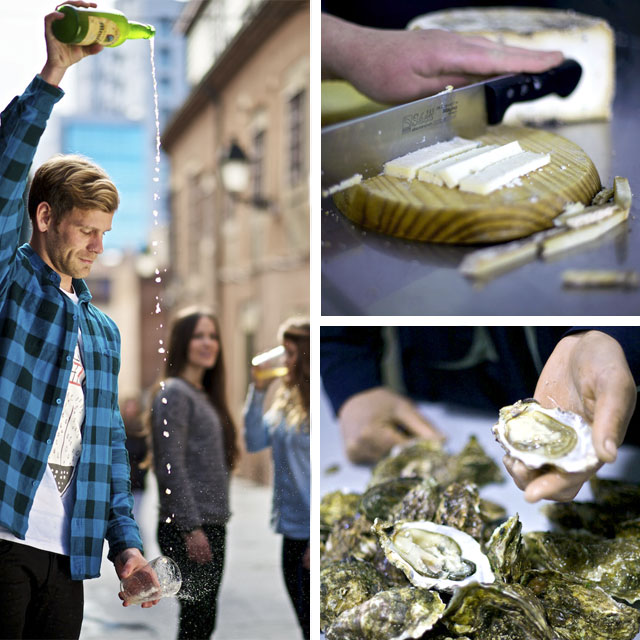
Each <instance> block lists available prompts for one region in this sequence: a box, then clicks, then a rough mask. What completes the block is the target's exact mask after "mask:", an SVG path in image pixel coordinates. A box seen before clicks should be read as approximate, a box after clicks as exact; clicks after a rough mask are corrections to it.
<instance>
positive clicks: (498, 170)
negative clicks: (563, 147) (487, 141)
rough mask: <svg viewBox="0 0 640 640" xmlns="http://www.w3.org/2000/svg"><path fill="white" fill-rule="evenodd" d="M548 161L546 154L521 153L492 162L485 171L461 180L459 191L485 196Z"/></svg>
mask: <svg viewBox="0 0 640 640" xmlns="http://www.w3.org/2000/svg"><path fill="white" fill-rule="evenodd" d="M550 160H551V158H550V157H549V154H548V153H533V152H532V151H523V152H522V153H519V154H517V155H515V156H511V157H510V158H505V159H504V160H500V161H499V162H494V163H493V164H491V165H489V166H488V167H487V168H486V169H483V170H482V171H478V172H477V173H473V174H471V175H470V176H467V177H466V178H463V179H462V180H461V181H460V190H461V191H469V192H471V193H479V194H482V195H485V194H487V193H491V192H492V191H495V190H496V189H499V188H500V187H504V186H505V185H506V184H509V182H511V181H512V180H515V179H516V178H519V177H520V176H524V175H526V174H527V173H530V172H531V171H535V170H536V169H539V168H540V167H543V166H544V165H546V164H548V163H549V162H550Z"/></svg>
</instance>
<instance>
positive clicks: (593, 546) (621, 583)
mask: <svg viewBox="0 0 640 640" xmlns="http://www.w3.org/2000/svg"><path fill="white" fill-rule="evenodd" d="M522 538H523V542H524V546H525V557H526V558H527V560H528V561H529V562H530V563H531V567H532V568H533V569H551V570H553V571H558V572H559V573H561V574H563V575H567V576H570V577H573V578H575V579H577V580H580V581H582V582H591V583H593V584H595V585H597V586H599V587H601V588H602V589H604V591H606V592H607V593H608V594H609V595H610V596H613V597H614V598H618V599H620V600H625V601H626V602H629V603H630V604H633V603H634V602H637V601H638V600H640V542H639V541H637V540H634V539H632V538H600V537H598V536H594V535H591V534H588V533H573V532H567V533H556V532H550V533H547V532H544V531H535V532H528V533H525V534H524V535H523V537H522Z"/></svg>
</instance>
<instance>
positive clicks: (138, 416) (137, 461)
mask: <svg viewBox="0 0 640 640" xmlns="http://www.w3.org/2000/svg"><path fill="white" fill-rule="evenodd" d="M120 413H121V414H122V421H123V422H124V430H125V433H126V434H127V439H126V441H125V446H126V448H127V453H128V454H129V466H130V467H131V476H130V477H131V493H132V494H133V517H134V518H135V520H136V522H139V521H140V517H139V516H140V505H141V504H142V499H143V496H144V490H145V480H146V477H147V473H148V472H149V467H150V466H151V447H150V432H149V427H148V425H147V424H146V423H145V421H144V420H143V419H142V407H141V405H140V400H139V399H138V398H137V397H136V396H129V397H127V398H125V399H124V401H123V402H122V403H121V404H120Z"/></svg>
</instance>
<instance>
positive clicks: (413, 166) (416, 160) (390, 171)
mask: <svg viewBox="0 0 640 640" xmlns="http://www.w3.org/2000/svg"><path fill="white" fill-rule="evenodd" d="M479 146H480V143H479V142H478V141H477V140H466V139H465V138H459V137H455V138H452V139H451V140H446V141H445V142H438V143H436V144H432V145H431V146H429V147H424V148H422V149H418V150H417V151H412V152H411V153H407V154H406V155H404V156H400V157H399V158H394V159H393V160H389V162H386V163H385V165H384V173H385V174H386V175H388V176H393V177H395V178H404V179H405V180H413V178H415V177H416V174H417V172H418V170H419V169H420V168H421V167H424V166H425V165H427V164H431V163H434V162H439V161H440V160H444V159H445V158H449V157H450V156H453V155H455V154H457V153H462V152H464V151H468V150H469V149H473V148H475V147H479Z"/></svg>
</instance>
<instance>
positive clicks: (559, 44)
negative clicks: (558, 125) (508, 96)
mask: <svg viewBox="0 0 640 640" xmlns="http://www.w3.org/2000/svg"><path fill="white" fill-rule="evenodd" d="M408 28H410V29H447V30H449V31H456V32H458V33H464V34H468V35H474V36H484V37H486V38H489V39H490V40H493V41H496V42H500V43H502V44H507V45H511V46H515V47H524V48H527V49H537V50H547V51H551V50H559V51H562V53H563V54H564V56H565V58H571V59H573V60H576V61H577V62H579V63H580V66H581V67H582V77H581V79H580V82H579V83H578V86H577V87H576V89H575V90H574V91H573V93H572V94H571V95H570V96H568V97H566V98H561V97H559V96H557V95H549V96H545V97H544V98H540V99H538V100H535V101H533V102H522V103H519V104H514V105H511V106H510V107H509V109H508V110H507V112H506V114H505V117H504V119H503V121H504V122H505V123H507V124H514V123H521V122H545V121H548V120H558V121H561V122H575V121H580V120H601V119H610V118H611V112H612V104H613V98H614V90H615V38H614V31H613V29H612V28H611V26H610V25H609V24H608V23H607V22H606V21H605V20H603V19H602V18H599V17H595V16H589V15H586V14H583V13H579V12H577V11H573V10H571V11H563V10H559V9H543V8H525V7H490V8H477V7H474V8H460V9H444V10H442V11H434V12H431V13H428V14H425V15H422V16H418V17H416V18H414V19H413V20H412V21H411V22H410V23H409V25H408Z"/></svg>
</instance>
